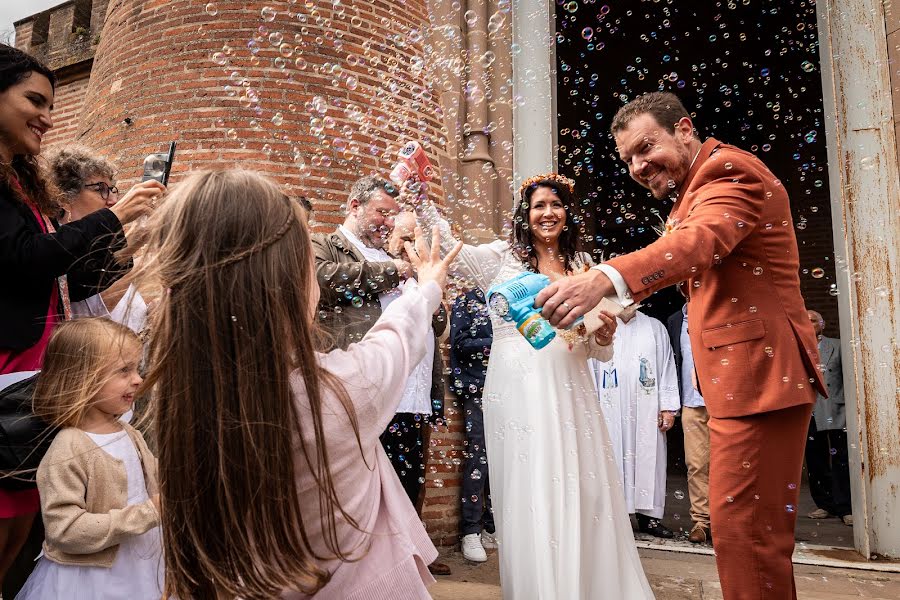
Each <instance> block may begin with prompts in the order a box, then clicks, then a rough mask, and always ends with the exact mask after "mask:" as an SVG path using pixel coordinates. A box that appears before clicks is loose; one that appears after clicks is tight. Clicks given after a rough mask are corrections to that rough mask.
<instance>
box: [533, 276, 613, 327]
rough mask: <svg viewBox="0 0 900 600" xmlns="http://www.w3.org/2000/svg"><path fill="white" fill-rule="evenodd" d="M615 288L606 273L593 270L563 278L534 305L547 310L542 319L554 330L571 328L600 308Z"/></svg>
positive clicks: (551, 286)
mask: <svg viewBox="0 0 900 600" xmlns="http://www.w3.org/2000/svg"><path fill="white" fill-rule="evenodd" d="M613 294H615V287H613V284H612V281H610V280H609V277H607V276H606V275H604V274H603V272H602V271H598V270H597V269H591V270H589V271H587V272H586V273H580V274H578V275H573V276H571V277H563V278H562V279H558V280H557V281H554V282H553V283H551V284H550V285H548V286H547V287H545V288H544V289H543V290H541V292H540V293H539V294H538V295H537V298H536V299H535V301H534V305H535V306H536V307H537V308H541V307H543V309H544V310H543V311H541V315H542V316H543V317H544V318H545V319H547V320H548V321H550V324H551V325H553V326H554V327H560V328H563V327H568V326H569V325H571V324H572V323H574V322H575V319H577V318H578V317H582V316H584V314H585V313H586V312H588V311H589V310H591V309H592V308H594V307H595V306H597V305H598V304H599V303H600V301H601V300H602V299H603V298H605V297H606V296H610V295H613Z"/></svg>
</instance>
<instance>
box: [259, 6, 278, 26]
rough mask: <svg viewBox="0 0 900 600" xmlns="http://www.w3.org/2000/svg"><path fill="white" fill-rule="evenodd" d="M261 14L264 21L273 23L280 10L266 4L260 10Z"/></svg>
mask: <svg viewBox="0 0 900 600" xmlns="http://www.w3.org/2000/svg"><path fill="white" fill-rule="evenodd" d="M259 15H260V17H261V18H262V20H263V21H266V22H268V23H271V22H272V21H274V20H275V17H277V16H278V12H277V11H276V10H275V9H274V8H272V7H271V6H264V7H263V8H262V10H261V11H259Z"/></svg>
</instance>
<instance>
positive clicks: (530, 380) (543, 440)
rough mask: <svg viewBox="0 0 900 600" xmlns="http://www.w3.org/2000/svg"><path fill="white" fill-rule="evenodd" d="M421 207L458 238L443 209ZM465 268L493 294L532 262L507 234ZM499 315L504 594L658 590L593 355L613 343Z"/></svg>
mask: <svg viewBox="0 0 900 600" xmlns="http://www.w3.org/2000/svg"><path fill="white" fill-rule="evenodd" d="M420 212H421V216H422V217H423V218H422V221H423V225H425V226H426V227H427V226H429V225H433V224H437V226H438V227H439V229H440V231H441V240H442V241H441V246H442V248H443V249H445V251H446V250H449V249H450V248H452V247H453V245H454V244H455V240H453V238H452V233H451V231H450V227H449V225H448V224H447V222H446V221H444V220H443V219H440V217H439V216H438V215H437V212H436V210H435V209H434V207H432V206H430V205H425V206H424V207H422V208H421V209H420ZM427 228H429V229H430V227H427ZM429 239H430V238H429ZM453 267H454V270H455V272H456V273H457V274H458V275H461V276H463V277H465V278H467V279H469V280H470V281H471V283H473V284H474V285H477V286H479V287H480V288H482V289H483V290H485V292H486V291H487V290H488V289H489V288H490V287H491V286H493V285H496V284H498V283H502V282H505V281H507V280H509V279H511V278H512V277H514V276H515V275H517V274H518V273H521V272H523V271H524V270H525V267H524V266H523V265H522V263H521V261H520V260H519V259H518V258H517V257H516V256H515V255H514V254H513V253H512V251H511V250H510V247H509V244H508V243H507V242H505V241H496V242H493V243H490V244H485V245H482V246H468V245H467V246H465V247H464V248H463V250H462V252H461V253H460V254H459V256H458V257H457V259H456V261H455V262H454V265H453ZM491 320H492V324H493V328H494V342H493V345H492V346H491V353H490V360H489V362H488V369H487V379H486V382H485V387H484V400H483V403H482V405H483V408H484V433H485V444H486V446H487V457H488V468H489V473H490V481H491V501H492V504H493V507H494V508H493V509H494V521H495V523H496V526H497V539H498V542H499V552H500V579H501V589H502V591H503V597H504V598H505V599H507V600H605V599H608V600H640V599H644V598H653V592H652V591H651V589H650V585H649V584H648V582H647V578H646V576H645V575H644V570H643V567H642V566H641V562H640V558H639V557H638V553H637V549H636V547H635V544H634V534H633V533H632V531H631V521H630V519H629V516H628V511H627V509H626V507H625V496H624V493H623V491H622V484H621V482H620V481H619V474H618V469H617V467H616V464H615V462H614V458H613V457H614V455H613V450H612V448H611V446H610V442H609V434H608V433H607V430H606V425H605V424H604V420H603V414H602V412H601V410H600V405H599V403H598V401H597V391H596V388H595V386H594V380H593V374H592V373H591V371H590V369H589V365H588V355H589V353H590V355H591V356H594V357H597V358H600V359H601V360H609V358H610V356H611V352H612V350H611V347H600V346H597V345H595V344H593V343H592V344H590V345H588V344H585V343H579V344H576V345H575V346H574V347H572V348H571V349H570V348H569V345H568V344H567V343H566V342H565V341H564V340H563V339H562V338H561V336H559V335H557V337H556V338H555V339H554V340H553V341H552V342H551V343H550V344H549V345H547V346H546V347H545V348H543V349H541V350H535V349H534V348H532V347H531V345H529V344H528V342H527V341H526V340H525V338H524V337H522V335H521V334H520V333H519V332H518V330H517V329H516V327H515V324H514V323H508V322H506V321H503V320H502V319H500V318H498V317H496V316H495V315H493V314H492V315H491Z"/></svg>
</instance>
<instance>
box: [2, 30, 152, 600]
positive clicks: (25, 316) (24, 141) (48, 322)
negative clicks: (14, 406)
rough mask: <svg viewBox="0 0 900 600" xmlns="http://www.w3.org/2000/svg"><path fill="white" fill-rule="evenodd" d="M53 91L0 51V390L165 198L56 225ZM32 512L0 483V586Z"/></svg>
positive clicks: (29, 500)
mask: <svg viewBox="0 0 900 600" xmlns="http://www.w3.org/2000/svg"><path fill="white" fill-rule="evenodd" d="M55 87H56V78H55V76H54V75H53V72H52V71H51V70H50V69H48V68H47V67H46V66H45V65H44V64H42V63H41V62H39V61H38V60H36V59H35V58H34V57H32V56H30V55H28V54H26V53H25V52H22V51H21V50H17V49H16V48H13V47H11V46H8V45H6V44H0V273H2V274H3V286H0V387H5V386H6V385H8V384H9V383H11V382H12V381H14V380H15V379H16V378H19V379H21V378H22V373H23V372H33V371H36V370H38V369H40V366H41V359H42V355H43V351H44V348H45V347H46V345H47V342H48V340H49V338H50V334H51V332H52V331H53V328H54V327H55V325H56V324H57V323H58V322H59V321H61V320H62V319H65V318H68V317H69V316H70V315H71V302H73V301H78V300H83V299H85V298H88V297H90V296H93V295H94V294H96V293H98V292H99V291H101V290H103V289H105V288H106V287H108V286H109V285H110V283H112V282H113V281H115V279H116V278H117V277H118V276H120V275H121V274H122V272H123V271H124V270H126V269H127V265H126V266H123V265H118V264H117V263H116V261H115V259H114V257H113V253H114V252H115V251H117V250H119V249H120V248H123V247H124V246H125V245H126V243H125V238H124V234H123V230H122V225H123V224H124V223H128V222H130V221H133V220H135V219H137V218H138V217H140V216H141V215H144V214H147V213H148V212H149V211H150V210H151V209H152V206H151V203H152V199H153V198H154V197H155V196H158V195H159V194H161V193H162V192H163V191H164V190H165V188H164V187H163V186H162V185H161V184H142V186H143V187H142V188H141V191H140V193H137V192H136V193H135V194H134V195H133V196H132V197H131V198H130V199H128V202H125V199H123V201H121V202H118V203H116V205H115V206H113V207H112V208H101V209H100V210H98V211H96V212H94V213H91V214H89V215H87V216H85V217H84V218H82V219H79V220H76V221H72V222H71V223H68V224H65V225H60V223H59V221H58V220H57V217H58V215H59V211H60V206H59V204H58V201H57V199H56V197H55V195H54V194H52V193H51V191H50V189H51V188H50V186H49V185H48V183H47V181H46V180H45V179H44V177H43V176H42V175H41V173H40V170H39V168H38V156H39V155H40V153H41V143H42V141H43V138H44V135H45V134H46V133H47V131H48V130H50V128H52V127H53V121H52V119H51V118H50V111H51V110H52V108H53V97H54V93H55ZM89 183H96V182H89ZM96 187H100V186H96ZM38 505H39V500H38V495H37V488H36V487H34V486H30V487H28V486H24V485H22V484H19V485H16V484H14V483H11V480H10V479H9V478H6V479H4V478H0V580H2V579H4V578H5V576H6V573H7V570H8V569H9V568H10V565H11V564H12V562H13V560H14V559H15V557H16V555H17V554H18V553H19V550H20V549H21V547H22V545H23V543H24V541H25V539H26V537H27V536H28V532H29V530H30V529H31V524H32V522H33V520H34V515H35V513H36V512H37V510H38ZM31 558H33V557H31ZM27 564H33V563H30V561H27ZM26 570H27V569H26ZM21 575H25V576H27V573H17V576H19V577H20V576H21ZM9 591H10V588H9V587H8V586H7V587H6V589H5V590H4V592H9ZM8 596H9V597H13V596H14V593H9V594H8Z"/></svg>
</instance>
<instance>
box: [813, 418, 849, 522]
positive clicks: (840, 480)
mask: <svg viewBox="0 0 900 600" xmlns="http://www.w3.org/2000/svg"><path fill="white" fill-rule="evenodd" d="M806 469H807V470H808V471H809V493H810V494H811V495H812V498H813V501H814V502H815V503H816V506H818V507H819V508H821V509H823V510H827V511H828V512H829V513H831V514H832V515H835V516H837V517H843V516H844V515H849V514H850V513H852V512H853V509H852V508H851V506H850V459H849V457H848V455H847V432H846V431H843V430H840V429H828V430H825V431H818V430H817V429H816V421H815V419H813V420H812V421H811V422H810V424H809V437H808V438H807V440H806Z"/></svg>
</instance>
